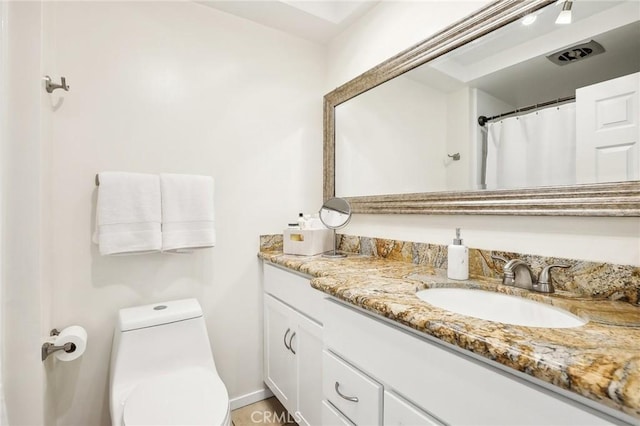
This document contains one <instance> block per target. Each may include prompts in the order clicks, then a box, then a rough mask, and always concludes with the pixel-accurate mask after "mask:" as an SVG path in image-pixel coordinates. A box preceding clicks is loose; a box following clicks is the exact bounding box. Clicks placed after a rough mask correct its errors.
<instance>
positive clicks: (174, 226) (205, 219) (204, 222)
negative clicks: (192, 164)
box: [160, 174, 216, 252]
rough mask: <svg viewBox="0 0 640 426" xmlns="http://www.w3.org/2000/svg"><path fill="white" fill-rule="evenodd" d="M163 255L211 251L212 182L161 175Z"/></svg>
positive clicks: (212, 235)
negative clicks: (205, 249)
mask: <svg viewBox="0 0 640 426" xmlns="http://www.w3.org/2000/svg"><path fill="white" fill-rule="evenodd" d="M160 188H161V191H162V251H168V252H181V251H184V250H190V249H196V248H207V247H213V246H214V245H215V243H216V234H215V228H214V210H213V178H212V177H210V176H194V175H178V174H161V175H160Z"/></svg>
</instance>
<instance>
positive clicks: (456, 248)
mask: <svg viewBox="0 0 640 426" xmlns="http://www.w3.org/2000/svg"><path fill="white" fill-rule="evenodd" d="M447 277H449V278H451V279H452V280H466V279H468V278H469V249H468V248H467V246H464V245H462V239H461V238H460V228H456V237H455V238H454V239H453V243H452V244H450V245H449V247H448V252H447Z"/></svg>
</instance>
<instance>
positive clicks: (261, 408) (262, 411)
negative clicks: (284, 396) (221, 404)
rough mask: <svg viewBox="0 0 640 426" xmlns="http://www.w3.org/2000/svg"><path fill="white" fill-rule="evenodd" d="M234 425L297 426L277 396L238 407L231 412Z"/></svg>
mask: <svg viewBox="0 0 640 426" xmlns="http://www.w3.org/2000/svg"><path fill="white" fill-rule="evenodd" d="M231 421H232V422H233V426H245V425H269V426H284V425H287V426H291V425H293V426H295V425H297V423H295V421H294V418H293V416H290V415H289V413H287V410H285V409H284V407H283V406H282V404H280V402H279V401H278V400H277V399H276V398H275V397H272V398H268V399H265V400H264V401H258V402H256V403H255V404H251V405H247V406H246V407H242V408H238V409H237V410H233V411H232V412H231Z"/></svg>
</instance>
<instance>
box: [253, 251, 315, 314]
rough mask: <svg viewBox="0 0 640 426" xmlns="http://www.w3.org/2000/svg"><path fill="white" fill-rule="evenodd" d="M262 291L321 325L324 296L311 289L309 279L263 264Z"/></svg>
mask: <svg viewBox="0 0 640 426" xmlns="http://www.w3.org/2000/svg"><path fill="white" fill-rule="evenodd" d="M264 291H265V292H266V293H269V294H271V295H272V296H274V297H275V298H277V299H279V300H281V301H282V302H284V303H286V304H287V305H289V306H292V307H294V308H295V309H296V310H298V311H299V312H301V313H302V314H304V315H306V316H308V317H309V318H311V319H312V320H314V321H316V322H318V323H320V324H322V316H323V315H322V314H323V306H324V304H323V300H324V297H325V294H324V293H322V292H320V291H318V290H316V289H314V288H313V287H311V284H310V278H307V277H304V276H302V275H299V274H296V273H294V272H291V271H285V270H282V269H280V268H279V267H277V266H274V265H271V264H269V263H266V262H265V263H264Z"/></svg>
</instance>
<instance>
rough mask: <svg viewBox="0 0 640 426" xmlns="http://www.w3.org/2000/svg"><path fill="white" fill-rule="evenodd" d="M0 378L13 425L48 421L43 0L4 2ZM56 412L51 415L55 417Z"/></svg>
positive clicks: (0, 61)
mask: <svg viewBox="0 0 640 426" xmlns="http://www.w3.org/2000/svg"><path fill="white" fill-rule="evenodd" d="M0 7H1V8H2V13H1V15H2V35H1V37H0V38H1V39H2V49H0V50H1V51H2V58H1V60H0V64H1V65H2V70H1V72H0V81H1V83H2V90H1V92H2V97H1V100H2V103H3V105H2V108H1V110H0V111H1V115H0V128H1V129H2V134H1V137H0V142H1V155H0V159H1V164H0V171H1V172H2V179H1V181H2V189H0V194H2V202H1V203H0V204H1V205H2V207H3V208H2V214H1V215H0V217H2V225H1V227H2V231H3V234H2V242H1V244H2V250H1V254H2V266H1V267H0V270H1V271H2V278H1V280H0V281H2V307H1V308H0V310H1V312H2V325H3V330H2V344H1V347H2V364H3V365H2V370H3V371H2V379H3V388H4V391H5V396H6V402H7V406H8V419H9V424H11V425H40V424H50V422H49V419H50V418H49V417H48V416H47V414H48V413H49V409H50V408H51V401H52V399H51V398H50V397H51V393H50V392H48V391H47V388H46V385H45V371H44V369H43V365H42V362H41V361H40V353H39V349H40V345H41V344H42V343H43V341H42V339H43V336H44V335H46V332H45V330H46V329H47V326H48V324H49V303H48V296H49V294H50V293H49V290H48V280H47V270H46V265H47V260H46V253H45V246H46V243H47V235H46V229H45V222H46V221H45V219H44V216H45V215H44V212H45V210H46V208H47V205H46V200H45V197H44V196H43V191H44V185H43V182H44V179H45V177H44V168H42V167H41V164H42V161H43V158H44V156H45V153H46V149H45V148H44V146H43V141H44V139H45V138H43V137H42V131H43V129H44V125H45V123H46V119H45V118H44V114H43V107H42V102H41V99H42V97H43V95H42V91H41V87H42V85H41V66H40V53H41V51H40V41H41V37H42V28H41V17H42V7H41V4H40V3H37V2H33V3H30V2H9V3H6V2H2V4H0ZM53 420H54V419H53Z"/></svg>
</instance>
